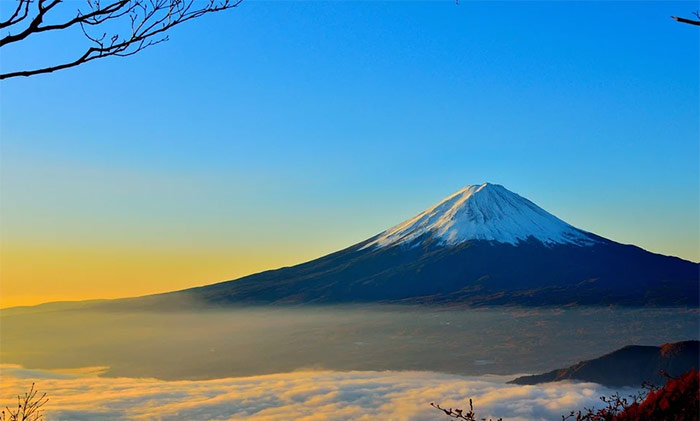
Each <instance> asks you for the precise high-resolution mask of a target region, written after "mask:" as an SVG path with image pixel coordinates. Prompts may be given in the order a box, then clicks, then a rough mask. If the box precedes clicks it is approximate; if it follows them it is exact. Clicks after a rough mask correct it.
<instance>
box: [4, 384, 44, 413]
mask: <svg viewBox="0 0 700 421" xmlns="http://www.w3.org/2000/svg"><path fill="white" fill-rule="evenodd" d="M37 393H38V391H37V390H36V389H34V383H32V387H31V388H30V389H29V392H25V394H24V396H23V397H22V396H17V408H16V409H10V408H9V407H7V406H6V407H5V410H3V411H2V412H1V413H0V417H1V418H0V419H1V420H2V421H39V420H41V419H43V417H44V415H43V412H42V410H41V408H42V407H43V406H44V405H45V404H46V402H48V401H49V399H48V398H47V397H46V393H44V394H43V395H41V396H37Z"/></svg>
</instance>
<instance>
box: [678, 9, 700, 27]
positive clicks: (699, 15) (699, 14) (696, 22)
mask: <svg viewBox="0 0 700 421" xmlns="http://www.w3.org/2000/svg"><path fill="white" fill-rule="evenodd" d="M693 14H694V15H695V17H696V18H698V19H699V20H693V19H686V18H680V17H678V16H671V18H672V19H675V20H676V21H677V22H681V23H687V24H690V25H695V26H700V12H698V11H695V12H693Z"/></svg>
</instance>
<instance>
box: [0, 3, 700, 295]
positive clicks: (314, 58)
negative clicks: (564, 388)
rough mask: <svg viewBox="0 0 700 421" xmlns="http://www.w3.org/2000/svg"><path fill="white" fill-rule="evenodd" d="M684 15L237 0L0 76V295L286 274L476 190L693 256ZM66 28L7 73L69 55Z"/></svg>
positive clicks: (134, 289)
mask: <svg viewBox="0 0 700 421" xmlns="http://www.w3.org/2000/svg"><path fill="white" fill-rule="evenodd" d="M68 4H75V3H71V2H69V3H68ZM696 8H697V3H696V2H675V3H674V2H666V1H664V2H650V1H645V2H639V3H635V2H629V1H619V2H598V1H595V2H593V1H592V2H569V1H566V2H564V1H562V2H541V3H534V2H522V1H520V2H468V1H465V0H462V1H461V2H460V4H459V5H455V3H454V2H451V1H444V2H398V1H395V2H382V3H375V2H284V1H279V2H269V1H265V2H261V1H255V0H251V1H246V2H244V3H243V4H242V6H241V7H240V8H238V9H235V10H232V11H229V12H224V13H220V14H217V15H211V16H207V17H204V18H201V19H198V20H195V21H192V22H189V23H188V24H185V25H184V26H182V27H179V28H177V29H176V30H175V31H173V32H172V34H171V40H170V41H169V42H167V43H165V44H161V45H158V46H156V47H153V48H151V49H148V50H146V51H144V52H143V53H140V54H138V55H136V56H133V57H130V58H125V59H118V58H113V59H105V60H98V61H95V62H92V63H90V64H87V65H85V66H81V67H78V68H74V69H71V70H66V71H62V72H58V73H54V74H49V75H41V76H36V77H32V78H27V79H14V80H8V81H4V82H2V83H0V99H1V104H0V105H1V107H2V108H1V110H0V125H1V129H0V130H1V131H0V135H1V136H2V138H1V141H2V142H1V144H0V147H1V149H0V152H1V153H2V161H1V162H0V163H1V165H2V167H1V173H0V174H1V176H2V177H1V179H0V183H1V184H0V187H1V193H0V194H1V195H0V206H1V213H0V218H1V220H0V221H1V229H2V231H1V238H0V241H1V243H0V244H1V247H2V248H1V255H0V259H1V262H0V263H1V264H0V268H1V269H0V270H1V272H0V276H1V282H2V283H1V287H2V290H1V291H0V292H1V294H0V306H3V307H5V306H12V305H23V304H35V303H39V302H45V301H52V300H64V299H86V298H110V297H119V296H130V295H138V294H146V293H152V292H159V291H167V290H173V289H179V288H184V287H188V286H194V285H201V284H206V283H212V282H216V281H220V280H226V279H232V278H235V277H238V276H239V275H244V274H247V273H250V272H254V271H259V270H263V269H268V268H275V267H279V266H283V265H291V264H294V263H298V262H300V261H304V260H309V259H312V258H315V257H318V256H321V255H323V254H326V253H328V252H331V251H334V250H337V249H340V248H343V247H345V246H348V245H350V244H353V243H355V242H358V241H360V240H363V239H365V238H367V237H369V236H371V235H374V234H376V233H378V232H380V231H382V230H384V229H386V228H388V227H390V226H392V225H394V224H396V223H398V222H401V221H402V220H404V219H406V218H408V217H411V216H413V215H415V214H417V213H418V212H420V211H422V210H423V209H425V208H426V207H428V206H429V205H431V204H433V203H434V202H436V201H438V200H440V199H442V198H443V197H444V196H446V195H448V194H450V193H452V192H454V191H455V190H457V189H459V188H461V187H462V186H464V185H466V184H478V183H482V182H485V181H490V182H496V183H500V184H503V185H504V186H505V187H507V188H509V189H510V190H512V191H515V192H516V193H519V194H521V195H523V196H525V197H527V198H529V199H531V200H533V201H534V202H535V203H537V204H539V205H540V206H542V207H543V208H545V209H547V210H549V211H550V212H552V213H554V214H555V215H557V216H559V217H560V218H562V219H564V220H566V221H567V222H569V223H572V224H573V225H575V226H577V227H579V228H582V229H586V230H589V231H593V232H595V233H597V234H599V235H603V236H605V237H608V238H611V239H613V240H616V241H620V242H623V243H634V244H637V245H639V246H642V247H644V248H646V249H649V250H651V251H654V252H659V253H663V254H672V255H677V256H680V257H683V258H685V259H690V260H693V261H698V260H700V234H699V232H700V222H699V217H698V215H699V214H700V203H699V202H700V193H699V192H700V169H699V159H700V158H699V157H700V147H699V141H698V127H699V124H700V121H699V114H700V106H699V105H698V103H699V98H698V96H699V94H698V92H699V88H700V86H699V83H698V73H699V71H700V69H699V65H698V61H699V57H698V50H699V39H698V30H697V28H695V27H691V26H689V25H683V24H679V23H676V22H674V21H673V20H671V19H670V18H669V16H670V15H683V16H689V17H690V16H691V15H690V12H692V11H693V10H695V9H696ZM70 35H72V34H68V35H66V36H65V37H57V38H55V39H47V38H45V37H39V39H37V40H36V41H33V42H31V43H29V44H27V45H25V46H23V47H22V48H21V49H20V48H14V49H10V48H7V51H3V55H2V57H1V60H2V62H1V64H0V66H1V67H2V69H3V70H11V69H14V68H15V67H17V66H22V65H26V64H28V63H41V62H44V61H47V60H51V59H52V58H57V57H60V56H68V57H72V56H74V55H75V52H74V51H73V50H72V48H74V47H75V46H76V45H77V42H76V41H74V40H73V38H72V37H71V36H70Z"/></svg>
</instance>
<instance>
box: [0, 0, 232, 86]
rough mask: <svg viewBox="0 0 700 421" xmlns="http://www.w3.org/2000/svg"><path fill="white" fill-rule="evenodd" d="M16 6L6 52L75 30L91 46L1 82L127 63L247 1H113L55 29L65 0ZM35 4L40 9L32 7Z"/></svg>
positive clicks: (22, 0) (89, 5)
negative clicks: (114, 60)
mask: <svg viewBox="0 0 700 421" xmlns="http://www.w3.org/2000/svg"><path fill="white" fill-rule="evenodd" d="M16 1H17V7H16V8H14V10H13V12H12V14H11V15H10V16H9V17H8V18H7V19H4V20H2V21H0V28H7V29H9V32H8V34H7V35H5V36H4V37H2V38H0V48H2V47H5V46H7V45H12V44H16V43H19V42H21V41H24V40H26V39H27V38H29V37H31V36H34V35H36V34H40V33H50V32H53V31H60V30H64V29H69V28H71V27H75V26H80V29H81V31H82V34H83V36H84V38H85V39H86V40H87V41H89V43H90V44H91V46H90V47H87V48H86V49H85V50H83V52H82V54H81V55H79V56H78V57H77V58H76V59H74V60H72V61H66V62H63V63H59V64H55V65H50V66H46V67H41V68H37V69H31V70H20V71H14V72H9V73H4V74H0V80H1V79H7V78H12V77H19V76H33V75H38V74H42V73H51V72H55V71H56V70H61V69H66V68H69V67H74V66H78V65H80V64H83V63H87V62H89V61H92V60H95V59H98V58H104V57H110V56H117V57H127V56H130V55H133V54H136V53H138V52H139V51H142V50H144V49H146V48H148V47H150V46H152V45H156V44H159V43H161V42H164V41H167V40H168V36H167V35H166V34H165V32H166V31H168V30H169V29H170V28H172V27H174V26H177V25H179V24H181V23H184V22H187V21H188V20H191V19H195V18H198V17H200V16H203V15H205V14H207V13H212V12H219V11H222V10H227V9H231V8H234V7H236V6H238V5H239V4H241V2H242V1H243V0H110V1H109V2H108V3H107V4H102V2H101V1H100V0H85V1H86V3H85V4H86V7H85V8H84V10H81V9H80V8H79V9H78V10H77V11H76V13H75V15H74V16H73V17H71V18H67V19H64V20H63V21H62V22H58V23H52V24H46V23H45V20H46V18H47V17H48V16H49V14H50V13H49V12H51V11H52V10H53V9H54V8H56V7H57V6H58V5H60V4H62V3H63V0H16ZM35 1H36V5H35V6H36V7H32V6H33V4H32V3H34V2H35ZM101 25H102V26H101ZM101 28H105V29H107V31H105V30H104V29H103V30H101ZM108 31H109V32H108Z"/></svg>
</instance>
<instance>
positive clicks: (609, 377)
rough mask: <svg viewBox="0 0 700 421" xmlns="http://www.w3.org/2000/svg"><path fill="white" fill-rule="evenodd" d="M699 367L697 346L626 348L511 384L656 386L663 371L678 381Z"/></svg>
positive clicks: (695, 343) (699, 345) (699, 344)
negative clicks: (583, 383)
mask: <svg viewBox="0 0 700 421" xmlns="http://www.w3.org/2000/svg"><path fill="white" fill-rule="evenodd" d="M698 367H700V342H698V341H685V342H676V343H671V344H665V345H661V346H638V345H632V346H626V347H624V348H621V349H618V350H617V351H614V352H611V353H609V354H606V355H603V356H602V357H599V358H595V359H592V360H587V361H581V362H579V363H578V364H575V365H573V366H571V367H567V368H562V369H558V370H553V371H550V372H548V373H543V374H537V375H534V376H523V377H518V378H517V379H515V380H513V381H511V383H515V384H539V383H546V382H556V381H562V380H580V381H586V382H594V383H598V384H603V385H606V386H636V387H639V386H640V385H641V384H642V382H644V381H647V382H651V383H652V384H655V385H657V386H660V385H663V384H664V383H665V382H666V378H665V377H664V376H663V375H662V374H661V373H660V371H661V370H663V371H664V372H665V373H667V374H668V375H670V376H672V377H678V376H680V375H681V374H683V373H685V372H686V371H689V370H690V369H692V368H695V369H697V368H698Z"/></svg>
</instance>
